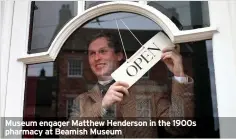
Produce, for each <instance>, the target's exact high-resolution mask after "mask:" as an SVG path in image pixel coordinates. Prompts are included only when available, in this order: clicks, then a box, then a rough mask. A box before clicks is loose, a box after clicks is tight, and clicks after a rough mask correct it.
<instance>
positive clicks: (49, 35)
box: [28, 1, 77, 53]
mask: <svg viewBox="0 0 236 139" xmlns="http://www.w3.org/2000/svg"><path fill="white" fill-rule="evenodd" d="M76 15H77V2H75V1H57V2H52V1H35V2H32V8H31V22H30V30H29V38H30V39H29V47H28V53H38V52H44V51H47V50H48V48H49V46H50V44H51V42H52V41H53V39H54V37H55V36H56V34H57V33H58V32H59V31H60V30H61V28H62V27H63V26H64V25H65V24H66V23H67V22H68V21H69V20H70V19H72V18H73V17H74V16H76Z"/></svg>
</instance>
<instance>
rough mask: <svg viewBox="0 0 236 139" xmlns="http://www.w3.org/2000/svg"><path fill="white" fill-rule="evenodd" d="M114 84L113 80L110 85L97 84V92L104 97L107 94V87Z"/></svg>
mask: <svg viewBox="0 0 236 139" xmlns="http://www.w3.org/2000/svg"><path fill="white" fill-rule="evenodd" d="M113 83H115V80H112V81H111V82H110V83H108V84H106V85H102V84H100V83H97V84H98V87H99V90H100V92H101V93H102V96H104V95H105V94H106V92H107V90H108V89H109V87H110V86H111V85H112V84H113Z"/></svg>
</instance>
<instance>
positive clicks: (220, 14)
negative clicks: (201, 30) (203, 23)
mask: <svg viewBox="0 0 236 139" xmlns="http://www.w3.org/2000/svg"><path fill="white" fill-rule="evenodd" d="M209 13H210V21H211V25H213V26H216V27H217V28H218V31H219V33H217V34H215V35H214V36H213V41H212V42H213V58H214V66H215V81H216V92H217V102H218V115H219V117H226V118H220V123H219V124H220V136H221V137H222V138H226V137H234V138H235V137H236V132H235V128H236V120H235V119H230V118H229V117H231V118H232V117H236V101H235V98H236V87H235V85H236V51H235V50H236V48H235V42H234V41H235V40H236V33H235V32H236V28H235V23H236V17H235V14H236V3H235V2H234V1H209ZM227 117H228V118H227Z"/></svg>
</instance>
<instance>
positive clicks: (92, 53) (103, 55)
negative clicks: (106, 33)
mask: <svg viewBox="0 0 236 139" xmlns="http://www.w3.org/2000/svg"><path fill="white" fill-rule="evenodd" d="M88 58H89V64H90V67H91V69H92V71H93V73H94V74H95V75H96V76H97V77H98V79H101V80H103V79H106V77H109V76H110V75H111V73H112V72H113V71H114V70H115V69H117V68H118V66H119V62H120V61H121V60H122V59H123V54H122V53H115V51H114V49H113V48H111V47H109V46H108V41H107V39H106V38H105V37H101V38H97V39H96V40H94V41H93V42H92V43H90V45H89V48H88Z"/></svg>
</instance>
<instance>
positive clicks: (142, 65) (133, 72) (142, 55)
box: [111, 32, 175, 87]
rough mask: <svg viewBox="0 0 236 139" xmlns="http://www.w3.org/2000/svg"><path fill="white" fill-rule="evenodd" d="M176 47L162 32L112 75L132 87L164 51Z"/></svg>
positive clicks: (116, 79)
mask: <svg viewBox="0 0 236 139" xmlns="http://www.w3.org/2000/svg"><path fill="white" fill-rule="evenodd" d="M166 47H171V48H173V47H175V45H174V44H173V43H172V42H171V41H170V39H169V38H168V37H167V36H166V35H165V34H164V33H162V32H159V33H157V34H156V35H155V36H153V37H152V38H151V39H150V40H148V41H147V42H146V43H145V44H144V45H143V46H142V47H141V48H140V49H139V50H138V51H137V52H136V53H135V54H133V55H132V56H131V57H130V58H129V59H128V60H127V61H126V62H124V63H123V64H122V65H121V66H120V67H119V68H118V69H116V70H115V71H114V72H113V73H112V74H111V76H112V78H113V79H114V80H115V81H123V82H126V83H128V84H129V87H131V86H132V85H133V84H134V83H135V82H136V81H138V80H139V79H140V78H141V77H142V76H143V75H144V74H145V73H146V72H147V71H148V70H149V69H150V68H151V67H153V66H154V65H155V64H156V63H157V62H158V61H159V60H160V59H161V55H162V52H161V51H162V50H163V49H164V48H166Z"/></svg>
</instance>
